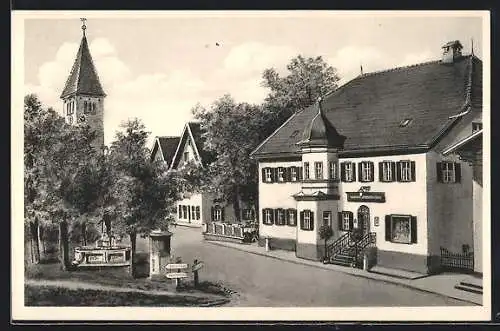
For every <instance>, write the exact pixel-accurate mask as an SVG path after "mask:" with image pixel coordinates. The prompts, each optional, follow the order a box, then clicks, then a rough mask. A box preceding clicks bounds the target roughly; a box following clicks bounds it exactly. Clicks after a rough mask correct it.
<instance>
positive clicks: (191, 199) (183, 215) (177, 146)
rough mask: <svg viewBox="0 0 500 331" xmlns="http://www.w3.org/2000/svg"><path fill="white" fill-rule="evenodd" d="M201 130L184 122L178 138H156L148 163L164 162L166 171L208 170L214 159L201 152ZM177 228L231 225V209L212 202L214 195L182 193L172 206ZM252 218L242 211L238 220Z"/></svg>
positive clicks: (224, 204)
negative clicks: (191, 165)
mask: <svg viewBox="0 0 500 331" xmlns="http://www.w3.org/2000/svg"><path fill="white" fill-rule="evenodd" d="M202 133H203V132H202V129H201V127H200V124H199V123H197V122H188V123H187V124H186V125H185V126H184V129H183V131H182V134H181V136H180V137H157V138H156V140H155V143H154V146H153V149H152V154H151V160H157V159H160V160H163V161H165V162H167V164H168V167H169V170H178V169H181V168H182V167H183V166H184V165H186V164H187V163H194V164H196V165H199V166H204V167H205V166H208V165H209V164H210V163H211V162H212V161H213V160H214V157H213V155H212V154H211V153H209V152H207V151H206V150H205V149H204V143H205V142H204V139H203V135H202ZM176 209H177V213H176V214H177V216H176V220H177V223H178V224H181V225H190V226H202V224H205V223H209V222H234V220H235V215H234V210H233V207H232V205H228V204H226V203H225V202H223V201H221V200H218V199H216V197H215V195H214V194H208V193H192V192H185V193H184V199H182V200H181V201H178V202H177V204H176ZM250 217H252V218H253V212H252V211H249V210H247V209H242V218H243V219H244V220H245V219H246V218H250Z"/></svg>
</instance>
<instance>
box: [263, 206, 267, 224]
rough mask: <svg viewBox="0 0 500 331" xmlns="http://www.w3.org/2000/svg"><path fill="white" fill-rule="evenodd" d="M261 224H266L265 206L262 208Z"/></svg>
mask: <svg viewBox="0 0 500 331" xmlns="http://www.w3.org/2000/svg"><path fill="white" fill-rule="evenodd" d="M262 224H266V208H263V209H262Z"/></svg>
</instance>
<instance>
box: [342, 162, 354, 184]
mask: <svg viewBox="0 0 500 331" xmlns="http://www.w3.org/2000/svg"><path fill="white" fill-rule="evenodd" d="M341 176H342V181H343V182H354V181H355V180H356V168H355V164H354V162H343V163H342V164H341Z"/></svg>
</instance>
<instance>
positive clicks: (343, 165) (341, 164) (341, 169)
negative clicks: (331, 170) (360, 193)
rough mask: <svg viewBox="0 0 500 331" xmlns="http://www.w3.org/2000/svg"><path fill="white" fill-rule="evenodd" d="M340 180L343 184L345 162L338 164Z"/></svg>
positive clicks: (344, 179)
mask: <svg viewBox="0 0 500 331" xmlns="http://www.w3.org/2000/svg"><path fill="white" fill-rule="evenodd" d="M340 180H341V181H343V182H345V181H346V178H345V162H342V163H340Z"/></svg>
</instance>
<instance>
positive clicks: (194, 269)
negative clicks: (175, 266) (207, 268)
mask: <svg viewBox="0 0 500 331" xmlns="http://www.w3.org/2000/svg"><path fill="white" fill-rule="evenodd" d="M203 266H204V264H203V262H198V263H196V264H195V265H194V266H193V271H196V270H200V269H201V268H203Z"/></svg>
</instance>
